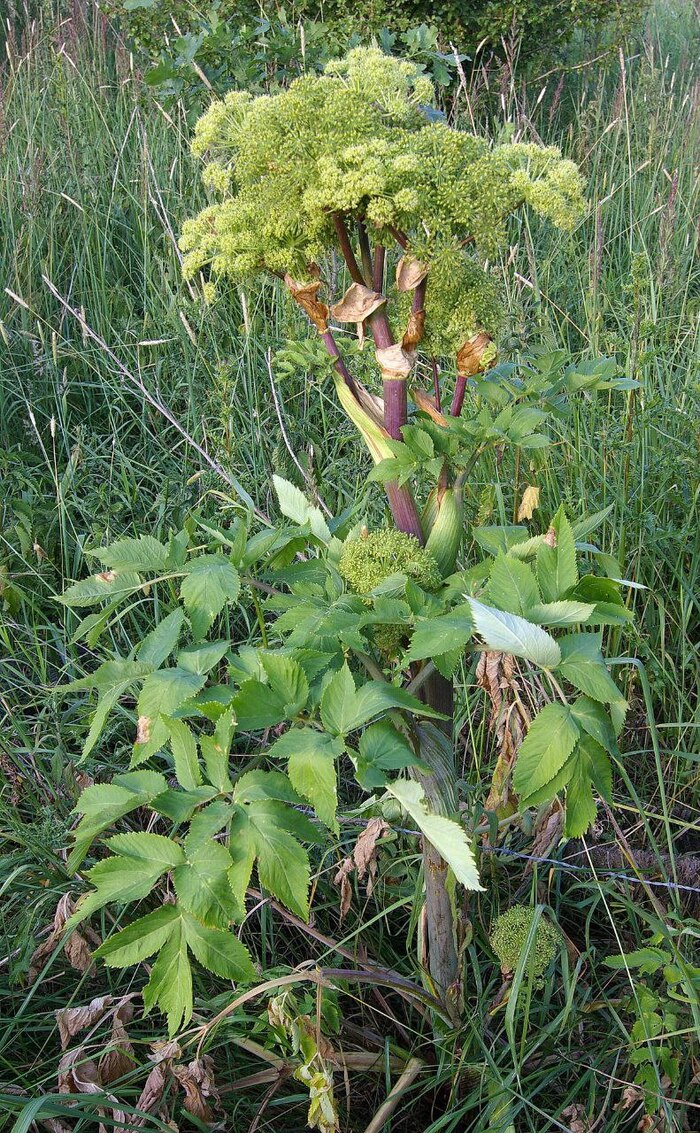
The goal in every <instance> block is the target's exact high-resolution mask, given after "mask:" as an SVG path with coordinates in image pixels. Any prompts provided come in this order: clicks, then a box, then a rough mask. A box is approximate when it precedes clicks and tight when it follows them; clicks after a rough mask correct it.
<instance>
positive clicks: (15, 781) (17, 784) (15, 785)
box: [0, 575, 24, 806]
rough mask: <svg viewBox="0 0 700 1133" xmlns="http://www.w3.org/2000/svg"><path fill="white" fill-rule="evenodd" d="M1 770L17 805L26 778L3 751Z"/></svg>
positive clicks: (0, 590)
mask: <svg viewBox="0 0 700 1133" xmlns="http://www.w3.org/2000/svg"><path fill="white" fill-rule="evenodd" d="M0 594H2V575H0ZM0 771H2V773H3V775H4V776H5V778H6V779H7V782H8V784H9V787H10V794H9V796H8V801H9V803H10V805H11V806H17V803H18V802H19V800H20V799H21V798H22V784H23V783H24V778H23V777H22V775H21V774H20V772H19V771H18V770H17V768H16V767H15V765H14V763H13V762H12V760H11V759H10V758H9V757H8V756H6V755H5V754H4V752H1V751H0Z"/></svg>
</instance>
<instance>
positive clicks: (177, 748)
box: [168, 719, 202, 791]
mask: <svg viewBox="0 0 700 1133" xmlns="http://www.w3.org/2000/svg"><path fill="white" fill-rule="evenodd" d="M168 731H169V732H170V750H171V751H172V753H173V764H174V766H175V776H176V778H177V781H178V783H179V784H180V786H181V787H182V788H183V790H185V791H193V790H194V789H195V788H196V787H199V786H200V785H201V782H202V772H201V770H200V767H199V760H198V759H197V740H196V738H195V735H194V732H193V731H192V729H191V728H190V726H189V724H186V723H185V721H184V720H174V719H172V720H168Z"/></svg>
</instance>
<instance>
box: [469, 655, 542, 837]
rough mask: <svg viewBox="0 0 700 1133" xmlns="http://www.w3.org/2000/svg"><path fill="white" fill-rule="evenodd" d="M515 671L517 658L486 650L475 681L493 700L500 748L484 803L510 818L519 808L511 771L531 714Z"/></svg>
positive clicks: (492, 719)
mask: <svg viewBox="0 0 700 1133" xmlns="http://www.w3.org/2000/svg"><path fill="white" fill-rule="evenodd" d="M515 674H516V668H515V659H514V658H513V657H512V656H511V655H510V654H509V653H497V652H492V651H485V652H484V653H482V654H481V657H480V658H479V663H478V665H477V669H476V680H477V684H478V685H479V687H480V688H483V689H484V691H485V692H486V693H487V695H488V697H489V700H490V701H491V716H490V719H489V729H490V730H491V732H492V733H493V736H494V739H495V742H496V745H497V748H498V756H497V759H496V766H495V768H494V771H493V776H492V779H491V787H490V790H489V794H488V798H487V800H486V804H485V806H486V810H493V811H495V812H496V814H497V815H498V817H499V818H507V817H508V816H509V815H511V814H515V812H516V810H517V799H516V797H515V793H514V791H513V788H512V785H511V773H512V770H513V764H514V762H515V757H516V756H517V754H518V751H519V750H520V745H521V743H522V742H523V739H524V737H525V733H526V731H527V729H528V726H529V724H530V715H529V713H528V711H527V709H526V708H525V706H524V704H523V702H522V699H521V696H520V691H521V690H520V686H519V684H518V681H517V679H516V675H515Z"/></svg>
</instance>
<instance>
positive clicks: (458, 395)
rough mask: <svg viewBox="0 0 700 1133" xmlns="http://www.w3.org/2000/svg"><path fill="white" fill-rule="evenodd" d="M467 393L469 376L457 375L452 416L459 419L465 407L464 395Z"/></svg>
mask: <svg viewBox="0 0 700 1133" xmlns="http://www.w3.org/2000/svg"><path fill="white" fill-rule="evenodd" d="M466 392H467V375H466V374H457V381H456V382H455V392H454V396H453V398H452V404H451V406H450V416H451V417H459V415H460V413H461V412H462V406H463V405H464V395H465V393H466Z"/></svg>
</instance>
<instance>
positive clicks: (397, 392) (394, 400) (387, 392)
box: [382, 378, 408, 441]
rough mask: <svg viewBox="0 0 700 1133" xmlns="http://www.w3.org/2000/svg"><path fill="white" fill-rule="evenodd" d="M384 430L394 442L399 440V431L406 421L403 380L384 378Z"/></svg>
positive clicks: (406, 408) (406, 411)
mask: <svg viewBox="0 0 700 1133" xmlns="http://www.w3.org/2000/svg"><path fill="white" fill-rule="evenodd" d="M382 392H383V395H384V428H385V429H386V431H387V433H388V434H389V436H390V437H392V438H393V439H394V440H395V441H400V440H401V430H402V428H403V427H404V425H405V424H406V422H407V421H408V400H407V396H406V379H405V378H385V379H384V383H383V388H382Z"/></svg>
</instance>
